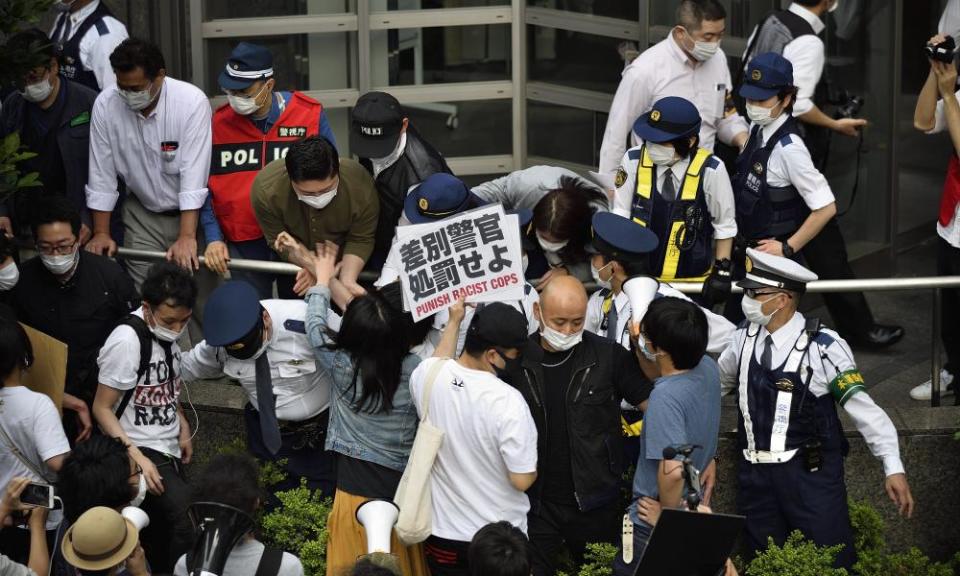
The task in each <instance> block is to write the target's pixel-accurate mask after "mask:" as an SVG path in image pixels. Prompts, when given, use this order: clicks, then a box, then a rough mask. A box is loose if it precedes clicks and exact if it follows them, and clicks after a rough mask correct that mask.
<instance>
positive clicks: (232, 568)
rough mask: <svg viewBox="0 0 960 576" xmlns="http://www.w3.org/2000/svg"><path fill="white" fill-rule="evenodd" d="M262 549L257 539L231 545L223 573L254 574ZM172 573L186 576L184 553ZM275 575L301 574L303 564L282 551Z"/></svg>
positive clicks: (243, 575) (247, 575) (237, 575)
mask: <svg viewBox="0 0 960 576" xmlns="http://www.w3.org/2000/svg"><path fill="white" fill-rule="evenodd" d="M263 549H264V546H263V544H262V543H260V542H258V541H257V540H244V541H242V542H240V543H239V544H237V545H236V546H234V547H233V550H232V551H231V552H230V556H228V557H227V563H226V564H225V565H224V567H223V573H224V574H230V576H255V575H256V573H257V567H259V566H260V556H262V555H263ZM173 574H174V576H187V555H186V554H184V555H183V556H181V557H180V559H179V560H177V566H176V567H175V568H174V569H173ZM277 576H303V566H302V565H301V564H300V560H299V559H298V558H297V557H296V556H294V555H293V554H290V553H289V552H284V553H283V559H282V560H281V561H280V571H279V572H277Z"/></svg>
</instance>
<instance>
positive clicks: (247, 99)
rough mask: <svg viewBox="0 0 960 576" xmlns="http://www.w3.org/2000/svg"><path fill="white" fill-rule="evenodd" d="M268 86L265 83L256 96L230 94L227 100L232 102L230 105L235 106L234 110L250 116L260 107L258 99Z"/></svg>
mask: <svg viewBox="0 0 960 576" xmlns="http://www.w3.org/2000/svg"><path fill="white" fill-rule="evenodd" d="M266 87H267V85H266V84H264V85H263V87H262V88H260V91H259V92H257V93H256V95H254V96H235V95H233V94H228V95H227V101H228V102H229V103H230V107H231V108H233V111H234V112H236V113H237V114H239V115H241V116H249V115H251V114H253V113H254V112H256V111H257V110H259V109H260V105H259V104H257V100H258V99H259V98H260V95H261V94H263V91H264V90H265V89H266Z"/></svg>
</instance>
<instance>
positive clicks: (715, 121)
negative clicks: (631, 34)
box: [599, 34, 747, 174]
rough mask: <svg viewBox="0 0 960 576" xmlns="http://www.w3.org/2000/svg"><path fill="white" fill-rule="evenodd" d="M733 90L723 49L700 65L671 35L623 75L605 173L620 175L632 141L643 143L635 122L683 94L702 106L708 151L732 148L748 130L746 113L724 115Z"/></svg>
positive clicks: (607, 133) (603, 161)
mask: <svg viewBox="0 0 960 576" xmlns="http://www.w3.org/2000/svg"><path fill="white" fill-rule="evenodd" d="M732 90H733V86H732V81H731V80H730V69H729V68H728V67H727V56H726V54H724V52H723V50H718V51H717V53H716V54H715V55H714V56H713V58H711V59H709V60H707V61H706V62H696V63H694V62H691V61H690V58H689V57H688V56H687V55H686V53H685V52H684V51H683V50H682V49H681V48H680V46H679V45H678V44H677V42H676V40H674V39H673V34H670V35H669V36H668V37H667V38H665V39H664V40H662V41H660V42H658V43H657V44H656V45H654V46H651V47H650V48H649V49H647V50H645V51H644V52H643V53H642V54H640V56H638V57H637V59H636V60H634V61H633V62H632V63H631V64H630V65H629V66H627V68H626V69H625V70H624V71H623V77H622V78H621V80H620V85H619V86H618V87H617V93H616V95H615V96H614V97H613V104H611V106H610V115H609V116H608V117H607V128H606V130H604V133H603V142H602V143H601V144H600V169H599V172H600V173H601V174H613V173H614V172H616V170H617V167H618V166H619V165H620V159H621V158H622V157H623V153H624V152H625V151H626V149H627V138H628V137H629V138H630V139H631V142H633V145H636V144H637V140H636V135H634V134H633V123H634V122H635V121H636V120H637V118H639V117H640V115H641V114H645V113H647V112H649V111H650V109H651V108H653V104H654V103H655V102H656V101H657V100H660V99H661V98H664V97H666V96H680V97H682V98H686V99H687V100H689V101H690V102H693V103H694V104H695V105H696V107H697V110H699V111H700V116H701V117H702V118H703V124H702V125H701V127H700V146H701V147H702V148H706V149H707V150H713V143H714V140H715V139H716V138H719V139H720V141H721V142H724V143H727V144H729V143H730V142H731V141H732V140H733V137H734V136H736V135H737V134H740V133H741V132H745V131H746V130H747V124H746V122H745V121H744V120H743V118H741V117H740V115H738V114H733V115H731V116H729V117H724V111H725V105H724V102H725V100H726V95H727V92H728V91H732Z"/></svg>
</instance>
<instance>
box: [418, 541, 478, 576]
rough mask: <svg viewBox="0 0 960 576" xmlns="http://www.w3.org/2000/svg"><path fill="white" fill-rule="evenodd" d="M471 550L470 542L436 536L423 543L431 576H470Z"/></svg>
mask: <svg viewBox="0 0 960 576" xmlns="http://www.w3.org/2000/svg"><path fill="white" fill-rule="evenodd" d="M469 550H470V543H469V542H460V541H459V540H447V539H446V538H438V537H436V536H430V537H429V538H427V540H426V541H425V542H424V543H423V553H424V555H425V556H426V557H427V566H429V567H430V574H431V576H470V566H469V564H468V563H467V552H468V551H469Z"/></svg>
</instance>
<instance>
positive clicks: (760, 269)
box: [737, 248, 817, 292]
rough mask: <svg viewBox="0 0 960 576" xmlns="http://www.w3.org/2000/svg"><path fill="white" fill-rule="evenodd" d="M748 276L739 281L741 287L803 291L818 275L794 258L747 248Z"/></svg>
mask: <svg viewBox="0 0 960 576" xmlns="http://www.w3.org/2000/svg"><path fill="white" fill-rule="evenodd" d="M746 272H747V274H746V277H745V278H744V279H743V280H741V281H739V282H737V286H740V287H741V288H753V289H757V288H780V289H783V290H792V291H794V292H803V291H804V290H806V287H807V283H808V282H813V281H814V280H816V279H817V275H816V274H814V273H813V272H811V271H810V270H807V269H806V268H804V267H803V266H801V265H800V264H798V263H797V262H795V261H794V260H791V259H789V258H784V257H783V256H774V255H773V254H767V253H766V252H760V251H759V250H754V249H753V248H747V260H746Z"/></svg>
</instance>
